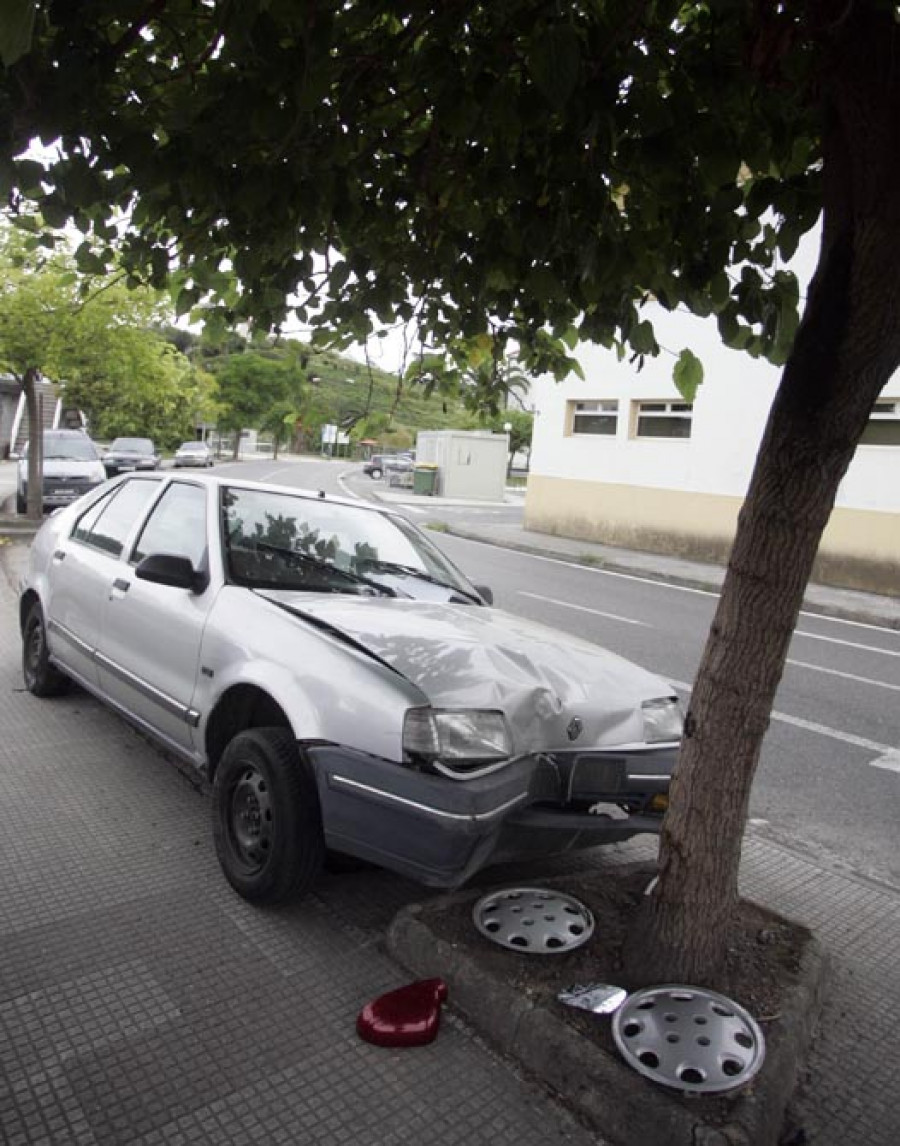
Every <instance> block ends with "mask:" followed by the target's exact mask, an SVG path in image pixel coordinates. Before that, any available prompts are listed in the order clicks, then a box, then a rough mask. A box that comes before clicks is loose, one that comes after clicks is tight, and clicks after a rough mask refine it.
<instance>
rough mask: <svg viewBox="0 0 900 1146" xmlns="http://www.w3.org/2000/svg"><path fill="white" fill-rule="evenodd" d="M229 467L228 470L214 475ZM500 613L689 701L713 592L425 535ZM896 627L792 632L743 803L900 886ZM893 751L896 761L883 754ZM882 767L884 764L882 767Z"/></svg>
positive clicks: (324, 475)
mask: <svg viewBox="0 0 900 1146" xmlns="http://www.w3.org/2000/svg"><path fill="white" fill-rule="evenodd" d="M220 468H221V469H227V467H225V466H223V467H220ZM240 470H241V472H242V473H243V474H244V475H245V476H248V477H249V476H251V473H252V475H253V476H255V477H259V478H263V477H265V479H266V480H274V481H278V482H282V483H284V484H288V485H296V486H305V487H308V488H315V489H325V490H326V492H329V493H343V494H346V493H347V492H348V491H354V490H355V491H358V492H359V493H360V494H363V495H365V494H366V493H367V492H370V491H371V488H372V487H371V484H370V483H368V482H367V479H362V480H359V479H358V478H356V477H355V476H351V477H350V480H349V483H348V482H342V481H340V480H339V479H340V477H341V475H345V476H346V475H347V473H348V471H350V473H351V475H352V474H354V472H355V471H357V470H358V467H353V466H348V464H347V463H340V462H337V461H331V462H329V461H315V460H311V461H301V462H287V463H277V462H271V461H268V462H252V463H247V462H244V463H241V467H240ZM402 511H403V512H408V515H409V516H410V518H411V519H412V520H414V521H416V522H417V523H418V524H420V525H422V524H427V523H428V522H430V521H435V520H446V521H453V520H454V519H456V520H459V521H460V523H463V522H468V523H469V524H471V523H472V521H473V514H474V515H476V517H477V520H478V522H479V523H480V524H481V525H482V526H483V525H488V526H489V523H490V522H491V521H492V520H496V521H501V520H502V521H510V520H515V519H516V517H517V516H518V517H519V518H520V517H521V509H519V508H517V507H515V506H504V507H499V506H496V507H487V506H486V507H480V508H477V509H474V510H473V508H472V507H460V506H457V507H454V506H446V507H442V506H439V504H438V503H430V504H429V506H428V507H426V508H420V507H419V506H412V507H409V509H405V508H404V509H403V510H402ZM432 537H433V539H434V540H436V541H437V543H438V544H439V545H440V546H441V548H443V549H444V550H445V551H446V552H447V553H448V554H449V556H450V557H451V558H452V559H453V560H454V561H455V562H456V563H457V564H458V565H459V566H460V567H461V568H463V569H464V570H465V571H466V573H467V574H468V575H469V576H470V577H471V578H472V580H474V581H476V582H478V583H481V584H488V585H490V586H491V587H492V589H493V591H494V599H495V603H496V604H497V605H498V606H499V607H500V608H503V609H508V610H509V611H510V612H513V613H518V614H520V615H522V616H527V617H532V618H534V619H535V620H539V621H542V622H543V623H545V624H549V625H552V626H554V627H555V628H558V629H563V630H565V631H567V632H571V633H573V634H577V635H578V636H580V637H585V638H587V639H588V640H592V641H596V642H597V643H598V644H602V645H604V646H605V647H607V648H609V649H612V650H613V651H614V652H617V653H619V654H620V655H622V656H624V657H627V658H628V659H629V660H633V661H636V662H637V663H638V664H642V665H644V666H646V667H647V668H650V669H652V670H653V671H655V672H657V673H659V674H660V675H661V676H663V677H665V678H666V679H667V680H670V681H671V682H672V683H673V684H675V685H676V687H677V688H678V689H679V691H680V692H681V694H682V696H687V694H688V690H689V688H690V684H691V681H692V680H693V678H694V674H695V672H696V669H697V665H698V663H699V660H700V656H701V654H702V651H703V646H704V643H705V640H706V636H707V632H708V630H709V625H710V622H711V620H712V615H713V610H714V608H715V603H716V595H715V594H714V593H711V592H703V591H699V590H696V589H686V588H683V587H680V586H674V585H667V584H663V583H660V582H658V581H649V580H645V579H643V578H640V577H634V576H623V575H621V574H615V573H609V572H606V571H603V570H600V569H591V568H589V567H585V566H578V565H571V564H568V563H566V562H559V561H551V560H547V559H545V558H540V557H534V556H530V555H528V554H523V553H519V552H515V551H512V550H508V549H502V548H498V547H496V546H492V545H485V544H481V543H478V542H472V541H467V540H463V539H461V538H457V537H452V536H450V535H447V534H444V535H435V534H432ZM898 694H900V632H897V631H896V630H893V629H888V628H883V629H882V628H878V627H875V626H868V625H861V624H858V623H854V622H848V621H838V620H833V619H829V618H826V617H822V616H818V615H812V614H805V615H803V616H802V617H801V619H800V623H799V625H798V627H797V630H796V632H795V635H794V639H793V642H792V645H791V650H790V654H789V661H788V665H787V668H786V670H785V675H784V679H783V681H782V684H781V688H780V690H779V693H778V697H777V700H776V706H775V714H774V717H773V719H772V722H771V725H770V728H769V732H768V734H767V737H766V741H765V745H764V749H763V755H762V759H761V761H760V766H759V771H758V773H757V777H756V781H755V784H754V789H753V795H752V799H751V830H752V831H754V832H756V833H760V834H762V835H764V836H766V837H768V838H772V839H775V840H777V841H778V842H780V843H782V844H785V845H787V846H789V847H791V848H793V849H795V850H797V851H799V852H801V853H803V854H805V855H807V856H811V857H815V858H816V859H817V860H818V861H819V862H822V863H825V864H828V865H829V866H832V867H834V868H838V869H841V870H852V871H853V872H855V873H856V874H859V875H863V876H865V877H868V878H870V879H874V880H876V881H877V882H879V883H883V884H888V885H890V886H892V887H894V888H896V889H898V890H900V848H898V846H897V838H898V833H897V824H898V820H900V773H898V772H897V771H896V770H895V769H896V766H897V765H896V752H897V748H898V745H900V695H898ZM891 753H893V754H894V755H893V756H891V755H889V754H891ZM886 765H889V766H886Z"/></svg>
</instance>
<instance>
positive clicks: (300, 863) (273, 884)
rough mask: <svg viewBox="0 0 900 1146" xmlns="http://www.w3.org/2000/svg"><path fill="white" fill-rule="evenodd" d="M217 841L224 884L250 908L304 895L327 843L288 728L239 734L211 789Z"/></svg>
mask: <svg viewBox="0 0 900 1146" xmlns="http://www.w3.org/2000/svg"><path fill="white" fill-rule="evenodd" d="M212 804H213V806H212V814H213V836H214V839H215V844H216V854H217V856H218V857H219V863H220V864H221V865H222V871H223V872H224V873H225V878H226V879H227V880H228V882H229V883H230V884H231V886H232V887H233V888H234V890H235V891H236V892H237V893H238V894H239V895H241V896H243V897H244V899H247V900H249V901H250V902H251V903H260V904H274V903H283V902H285V901H286V900H289V899H297V898H299V897H300V896H301V895H304V894H305V893H306V892H307V891H308V890H309V889H310V887H311V886H312V885H313V883H314V882H315V880H316V878H317V876H318V875H319V872H320V871H321V869H322V862H323V858H324V854H325V842H324V837H323V834H322V813H321V811H320V808H319V795H318V792H317V790H316V782H315V777H314V776H313V773H312V770H311V768H310V766H309V764H308V763H307V761H306V760H305V759H304V758H303V756H302V754H301V753H300V752H299V751H298V749H297V744H296V741H295V740H294V737H293V734H292V733H291V732H290V731H289V730H288V729H285V728H251V729H248V730H247V731H245V732H240V733H238V735H237V736H235V737H234V739H233V740H231V741H230V743H229V744H228V747H227V748H226V749H225V751H224V753H223V754H222V759H221V761H220V762H219V766H218V768H217V769H216V775H215V780H214V781H213V801H212Z"/></svg>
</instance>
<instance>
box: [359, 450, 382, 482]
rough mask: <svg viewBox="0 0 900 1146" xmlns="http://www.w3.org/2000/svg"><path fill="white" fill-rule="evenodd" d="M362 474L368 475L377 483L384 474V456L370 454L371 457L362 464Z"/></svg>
mask: <svg viewBox="0 0 900 1146" xmlns="http://www.w3.org/2000/svg"><path fill="white" fill-rule="evenodd" d="M363 473H364V474H368V475H369V477H370V478H372V479H373V480H375V481H377V480H378V478H380V477H381V476H382V475H383V474H384V454H372V456H371V457H370V458H369V459H368V460H367V461H365V462H364V463H363Z"/></svg>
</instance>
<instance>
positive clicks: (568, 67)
mask: <svg viewBox="0 0 900 1146" xmlns="http://www.w3.org/2000/svg"><path fill="white" fill-rule="evenodd" d="M580 70H581V44H580V42H579V39H578V35H577V33H576V32H575V29H574V28H573V27H572V26H571V25H570V24H552V25H551V26H550V27H549V28H538V30H537V31H536V32H535V33H534V36H533V37H532V40H531V44H530V45H529V49H528V71H529V72H530V73H531V78H532V79H533V80H534V82H535V84H536V86H537V88H538V90H539V91H540V93H541V95H543V97H544V98H545V99H546V100H547V102H548V103H550V104H552V105H553V107H555V108H556V110H557V111H561V110H562V109H563V108H564V107H565V105H566V104H567V103H568V101H569V98H570V97H571V95H572V92H573V91H574V90H575V85H576V84H577V83H578V75H579V71H580Z"/></svg>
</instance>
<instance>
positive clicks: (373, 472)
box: [369, 469, 381, 481]
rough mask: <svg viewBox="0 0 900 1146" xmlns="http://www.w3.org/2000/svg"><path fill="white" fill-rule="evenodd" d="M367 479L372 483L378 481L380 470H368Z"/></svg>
mask: <svg viewBox="0 0 900 1146" xmlns="http://www.w3.org/2000/svg"><path fill="white" fill-rule="evenodd" d="M369 477H370V478H371V479H372V480H373V481H378V479H379V478H380V477H381V470H379V469H372V470H369Z"/></svg>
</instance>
